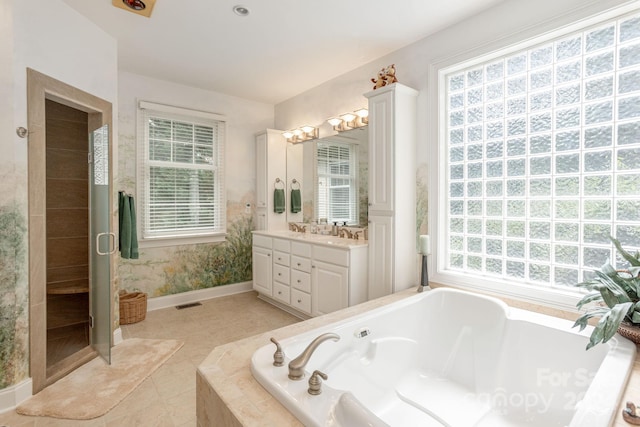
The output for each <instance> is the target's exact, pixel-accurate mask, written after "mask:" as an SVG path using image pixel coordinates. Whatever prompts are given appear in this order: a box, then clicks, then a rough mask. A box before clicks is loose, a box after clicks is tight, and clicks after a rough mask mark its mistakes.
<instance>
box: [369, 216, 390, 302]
mask: <svg viewBox="0 0 640 427" xmlns="http://www.w3.org/2000/svg"><path fill="white" fill-rule="evenodd" d="M392 241H393V219H392V217H390V216H373V215H369V289H368V299H370V300H372V299H375V298H379V297H381V296H384V295H389V294H390V293H392V292H393V268H394V266H393V259H394V258H393V255H394V254H393V245H392Z"/></svg>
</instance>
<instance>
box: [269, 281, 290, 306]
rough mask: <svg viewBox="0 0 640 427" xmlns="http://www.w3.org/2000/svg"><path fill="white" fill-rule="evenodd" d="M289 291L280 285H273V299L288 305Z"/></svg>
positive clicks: (286, 287)
mask: <svg viewBox="0 0 640 427" xmlns="http://www.w3.org/2000/svg"><path fill="white" fill-rule="evenodd" d="M290 291H291V289H290V288H289V287H288V286H285V285H283V284H281V283H274V284H273V297H274V298H275V299H277V300H279V301H282V302H284V303H287V304H290V298H289V293H290Z"/></svg>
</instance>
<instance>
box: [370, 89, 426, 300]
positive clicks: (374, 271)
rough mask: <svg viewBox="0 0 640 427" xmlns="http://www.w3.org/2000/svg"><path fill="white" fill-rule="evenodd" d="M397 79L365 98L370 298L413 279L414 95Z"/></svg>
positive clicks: (386, 292)
mask: <svg viewBox="0 0 640 427" xmlns="http://www.w3.org/2000/svg"><path fill="white" fill-rule="evenodd" d="M417 95H418V92H417V91H416V90H414V89H411V88H409V87H407V86H404V85H401V84H399V83H394V84H392V85H389V86H384V87H382V88H380V89H377V90H375V91H372V92H368V93H366V94H365V95H364V96H366V97H367V98H368V99H369V285H368V298H369V299H374V298H378V297H381V296H384V295H388V294H390V293H393V292H397V291H400V290H403V289H407V288H410V287H412V286H415V285H416V284H417V282H416V259H417V256H416V254H417V249H416V118H417V117H416V98H417Z"/></svg>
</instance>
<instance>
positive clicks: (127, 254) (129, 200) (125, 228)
mask: <svg viewBox="0 0 640 427" xmlns="http://www.w3.org/2000/svg"><path fill="white" fill-rule="evenodd" d="M118 225H119V226H120V240H119V244H120V256H121V257H122V258H125V259H138V256H139V253H138V237H137V230H136V204H135V202H134V201H133V197H131V196H128V195H126V194H124V193H123V192H122V191H120V192H119V193H118Z"/></svg>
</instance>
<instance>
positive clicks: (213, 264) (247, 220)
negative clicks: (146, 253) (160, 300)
mask: <svg viewBox="0 0 640 427" xmlns="http://www.w3.org/2000/svg"><path fill="white" fill-rule="evenodd" d="M252 230H253V218H252V217H251V216H241V217H239V218H238V219H237V220H235V221H233V222H232V223H231V224H230V225H229V229H228V234H227V240H226V241H225V242H223V243H220V244H215V245H211V244H207V245H194V246H184V247H181V248H180V249H178V250H177V251H176V253H175V254H174V257H173V258H172V260H171V262H170V263H169V264H168V265H167V266H166V267H165V268H164V274H165V285H164V286H162V287H160V288H158V289H156V291H155V294H156V295H155V296H163V295H169V294H177V293H181V292H187V291H193V290H196V289H205V288H212V287H215V286H222V285H228V284H231V283H240V282H246V281H249V280H251V279H252V270H251V247H252V246H251V245H252V238H251V231H252Z"/></svg>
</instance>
